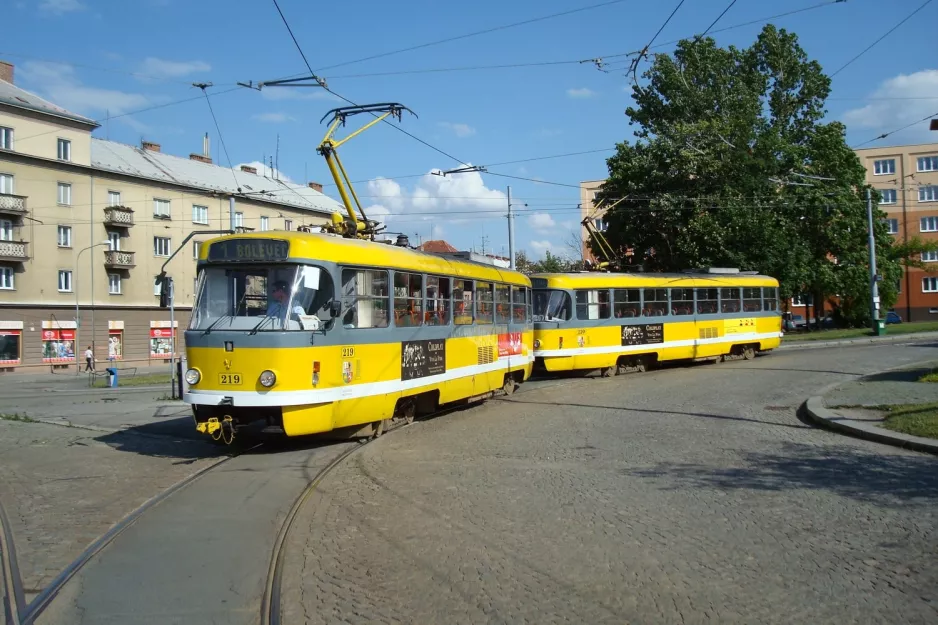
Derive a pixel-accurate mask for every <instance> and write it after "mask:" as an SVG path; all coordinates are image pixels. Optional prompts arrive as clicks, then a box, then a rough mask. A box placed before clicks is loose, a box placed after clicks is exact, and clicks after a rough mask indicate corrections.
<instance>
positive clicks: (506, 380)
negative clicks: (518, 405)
mask: <svg viewBox="0 0 938 625" xmlns="http://www.w3.org/2000/svg"><path fill="white" fill-rule="evenodd" d="M198 269H199V274H198V286H197V295H196V299H195V305H194V308H193V311H192V319H191V322H190V325H189V328H188V330H187V331H186V333H185V341H186V359H187V362H186V365H185V366H186V367H187V370H186V373H185V376H184V378H185V385H186V388H185V392H184V399H185V401H186V402H188V403H189V404H191V405H192V409H193V415H194V418H195V422H196V427H197V429H199V431H202V432H205V433H210V434H212V436H213V437H214V438H215V439H216V440H218V438H219V437H224V438H225V440H226V442H230V439H231V438H233V434H234V432H235V430H236V429H237V428H238V427H239V426H241V425H245V424H247V423H249V422H252V421H257V420H266V421H267V422H268V423H269V424H271V425H275V426H280V427H282V428H283V431H284V432H285V433H286V435H287V436H296V435H302V434H314V433H318V432H327V431H330V430H336V429H342V428H349V429H350V430H351V433H353V434H355V433H358V434H361V435H364V434H380V433H381V431H382V430H383V428H384V426H385V424H386V423H387V420H389V419H391V418H394V417H402V418H404V419H411V418H413V416H414V414H415V413H417V412H423V411H426V412H432V411H433V410H435V409H436V407H437V406H440V405H444V404H448V403H452V402H457V401H460V400H466V399H472V398H479V397H485V396H487V395H488V394H491V393H492V392H493V391H495V390H497V389H504V390H505V391H506V392H509V393H510V392H511V391H513V390H514V388H515V386H516V385H517V384H520V383H521V382H523V381H524V380H525V379H527V378H528V376H530V374H531V369H532V365H533V362H534V355H533V325H532V310H531V291H530V286H531V283H530V281H529V279H528V278H527V277H526V276H524V275H522V274H520V273H518V272H515V271H510V270H508V269H501V268H498V267H495V266H491V265H487V264H483V263H477V262H472V261H467V260H462V259H459V258H456V257H451V256H445V255H435V254H429V253H423V252H418V251H415V250H412V249H408V248H404V247H398V246H393V245H388V244H384V243H376V242H371V241H363V240H359V239H349V238H341V237H337V236H333V235H327V234H311V233H304V232H262V233H252V234H234V235H227V236H223V237H220V238H216V239H213V240H210V241H207V242H206V243H205V244H204V245H203V246H202V252H201V257H200V258H199V261H198Z"/></svg>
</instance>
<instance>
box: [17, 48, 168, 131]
mask: <svg viewBox="0 0 938 625" xmlns="http://www.w3.org/2000/svg"><path fill="white" fill-rule="evenodd" d="M17 71H18V73H19V75H20V76H21V77H22V78H23V82H24V83H25V84H27V85H29V86H30V87H32V88H33V90H35V91H37V92H39V94H40V95H42V96H44V97H46V98H47V99H49V100H50V101H52V102H54V103H55V104H57V105H59V106H61V107H64V108H66V109H68V110H70V111H73V112H75V113H81V114H84V115H94V114H97V113H104V112H105V111H108V112H110V114H111V115H120V114H123V113H127V112H129V111H132V110H134V109H138V108H143V107H145V106H147V105H148V104H153V103H156V102H159V101H162V100H164V99H165V98H153V97H148V96H145V95H143V94H140V93H128V92H125V91H118V90H116V89H99V88H97V87H88V86H86V85H84V84H82V82H81V81H80V80H79V79H78V77H77V76H76V75H75V70H74V68H72V66H71V65H65V64H62V63H46V62H40V61H27V62H26V63H24V64H23V65H22V68H21V69H20V68H17ZM121 119H122V121H124V122H125V123H129V124H130V125H133V124H134V123H136V122H134V121H133V120H130V119H129V118H126V117H125V118H121Z"/></svg>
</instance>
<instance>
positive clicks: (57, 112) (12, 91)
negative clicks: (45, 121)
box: [0, 80, 100, 128]
mask: <svg viewBox="0 0 938 625" xmlns="http://www.w3.org/2000/svg"><path fill="white" fill-rule="evenodd" d="M0 104H7V105H9V106H15V107H16V108H21V109H27V110H30V111H36V112H38V113H45V114H46V115H54V116H56V117H63V118H65V119H70V120H72V121H76V122H81V123H83V124H88V125H89V126H92V127H95V128H97V127H98V126H99V125H100V124H98V122H96V121H94V120H93V119H88V118H87V117H84V116H82V115H78V114H77V113H72V112H71V111H69V110H66V109H64V108H62V107H61V106H56V105H55V104H52V103H51V102H48V101H46V100H43V99H42V98H40V97H39V96H37V95H36V94H35V93H30V92H29V91H26V90H25V89H21V88H19V87H17V86H16V85H14V84H11V83H8V82H7V81H5V80H0Z"/></svg>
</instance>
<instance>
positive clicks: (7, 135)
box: [0, 126, 13, 150]
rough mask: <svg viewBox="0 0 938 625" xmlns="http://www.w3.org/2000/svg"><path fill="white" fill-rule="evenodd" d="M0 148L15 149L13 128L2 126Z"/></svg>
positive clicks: (0, 129) (0, 128) (0, 127)
mask: <svg viewBox="0 0 938 625" xmlns="http://www.w3.org/2000/svg"><path fill="white" fill-rule="evenodd" d="M0 148H2V149H4V150H12V149H13V129H12V128H7V127H5V126H0Z"/></svg>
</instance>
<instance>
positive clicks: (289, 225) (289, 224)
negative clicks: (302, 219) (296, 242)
mask: <svg viewBox="0 0 938 625" xmlns="http://www.w3.org/2000/svg"><path fill="white" fill-rule="evenodd" d="M283 229H284V230H286V231H287V232H289V231H291V230H293V220H292V219H284V220H283Z"/></svg>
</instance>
